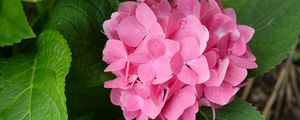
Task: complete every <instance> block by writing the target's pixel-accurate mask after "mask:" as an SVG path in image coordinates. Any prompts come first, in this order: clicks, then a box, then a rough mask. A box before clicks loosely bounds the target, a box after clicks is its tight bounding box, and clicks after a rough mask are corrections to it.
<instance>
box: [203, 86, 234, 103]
mask: <svg viewBox="0 0 300 120" xmlns="http://www.w3.org/2000/svg"><path fill="white" fill-rule="evenodd" d="M204 94H205V97H206V98H207V99H208V100H209V101H210V102H213V103H216V104H218V105H226V104H227V103H228V102H229V100H230V99H231V97H232V96H233V95H234V94H235V90H234V88H233V87H232V86H231V85H230V84H228V83H226V82H223V83H222V85H221V86H218V87H209V86H206V87H205V88H204Z"/></svg>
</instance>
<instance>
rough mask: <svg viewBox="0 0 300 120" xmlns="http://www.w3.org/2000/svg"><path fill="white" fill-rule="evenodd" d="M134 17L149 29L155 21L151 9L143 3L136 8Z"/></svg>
mask: <svg viewBox="0 0 300 120" xmlns="http://www.w3.org/2000/svg"><path fill="white" fill-rule="evenodd" d="M135 14H136V18H137V20H138V21H139V22H140V23H141V24H143V25H144V26H145V27H146V28H147V29H150V28H151V27H152V25H153V24H154V23H156V22H157V19H156V16H155V14H154V13H153V11H152V10H151V9H150V8H149V7H148V5H146V4H145V3H141V4H139V5H138V6H137V8H136V13H135Z"/></svg>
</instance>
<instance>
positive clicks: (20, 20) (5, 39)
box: [0, 0, 35, 46]
mask: <svg viewBox="0 0 300 120" xmlns="http://www.w3.org/2000/svg"><path fill="white" fill-rule="evenodd" d="M33 37H35V34H34V32H33V31H32V29H31V27H30V25H29V23H28V22H27V19H26V16H25V13H24V11H23V6H22V4H21V0H0V46H6V45H13V44H14V43H19V42H20V41H21V40H22V39H28V38H33Z"/></svg>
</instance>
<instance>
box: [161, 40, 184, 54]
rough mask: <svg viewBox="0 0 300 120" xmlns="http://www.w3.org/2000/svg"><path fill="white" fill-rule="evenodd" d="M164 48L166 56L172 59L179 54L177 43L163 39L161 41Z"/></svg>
mask: <svg viewBox="0 0 300 120" xmlns="http://www.w3.org/2000/svg"><path fill="white" fill-rule="evenodd" d="M162 42H163V43H164V45H165V46H166V53H165V54H166V55H167V56H170V57H172V56H173V55H174V54H175V53H177V52H179V49H180V44H179V42H177V41H174V40H170V39H165V40H163V41H162Z"/></svg>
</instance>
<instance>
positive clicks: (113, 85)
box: [104, 77, 129, 88]
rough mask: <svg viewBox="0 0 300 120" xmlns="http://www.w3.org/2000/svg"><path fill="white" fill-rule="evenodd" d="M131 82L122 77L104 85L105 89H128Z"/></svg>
mask: <svg viewBox="0 0 300 120" xmlns="http://www.w3.org/2000/svg"><path fill="white" fill-rule="evenodd" d="M128 84H129V82H128V81H125V80H124V79H123V78H121V77H117V78H116V79H114V80H109V81H106V82H105V83H104V87H105V88H126V87H127V86H128Z"/></svg>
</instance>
